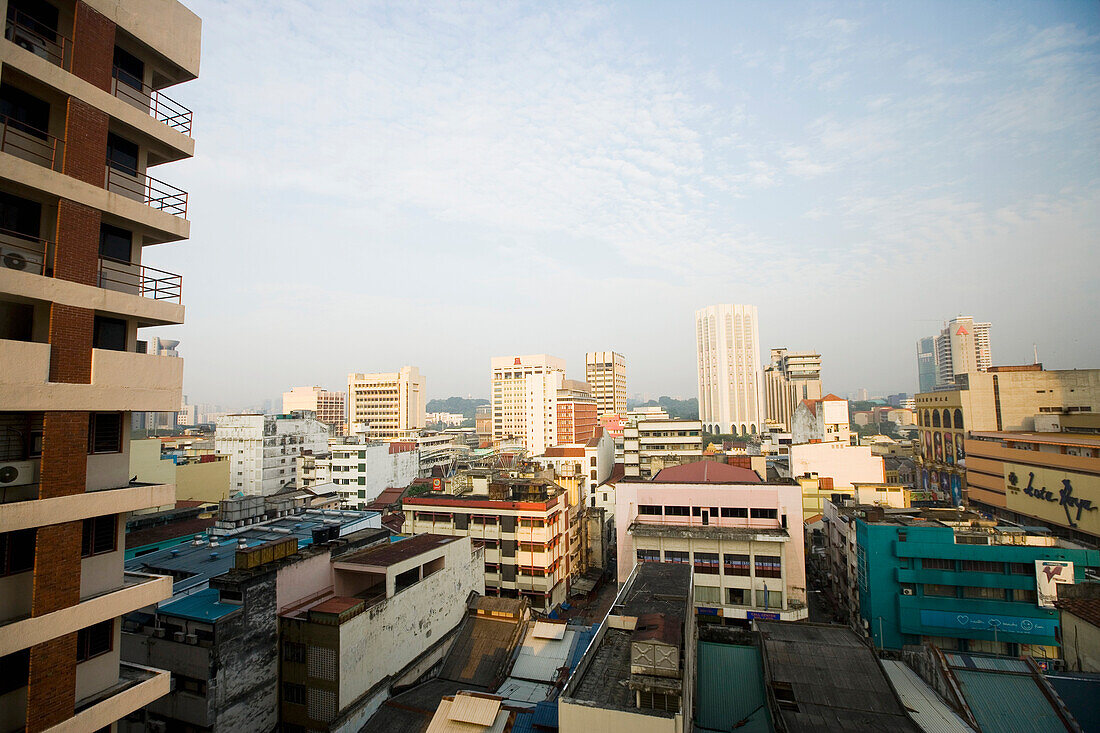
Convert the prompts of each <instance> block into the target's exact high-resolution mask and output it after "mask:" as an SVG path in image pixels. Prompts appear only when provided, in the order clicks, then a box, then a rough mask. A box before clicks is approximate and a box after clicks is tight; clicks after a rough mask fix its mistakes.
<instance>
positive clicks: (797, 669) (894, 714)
mask: <svg viewBox="0 0 1100 733" xmlns="http://www.w3.org/2000/svg"><path fill="white" fill-rule="evenodd" d="M756 625H757V629H759V631H760V637H761V644H762V647H763V658H764V679H765V684H767V685H768V687H769V688H770V693H771V694H770V697H772V698H773V699H774V700H775V705H776V706H777V707H778V710H779V716H780V718H781V720H782V727H783V728H785V729H786V730H787V731H790V732H791V733H795V732H796V731H822V730H860V731H883V733H886V732H890V733H899V732H906V733H909V732H912V733H917V732H918V731H919V730H920V728H918V727H917V726H916V725H915V724H914V723H913V721H912V720H911V719H910V718H909V715H908V714H907V713H906V710H905V708H904V707H903V706H902V704H901V702H900V701H899V700H898V698H897V696H896V695H895V694H894V691H893V689H892V688H891V687H890V682H889V681H888V679H887V677H886V674H885V673H884V672H883V670H882V668H881V667H880V666H879V663H878V658H877V657H876V656H875V653H874V651H873V650H872V649H871V647H870V646H868V645H867V643H866V642H865V641H864V640H862V639H860V638H859V637H858V636H857V635H856V634H855V632H853V631H852V630H851V629H849V628H848V627H846V626H836V625H831V624H815V623H797V624H792V623H783V622H775V621H757V622H756Z"/></svg>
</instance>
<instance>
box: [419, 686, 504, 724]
mask: <svg viewBox="0 0 1100 733" xmlns="http://www.w3.org/2000/svg"><path fill="white" fill-rule="evenodd" d="M459 696H461V693H459V695H456V696H455V697H456V699H457V697H459ZM452 705H453V703H452V702H451V701H450V700H441V701H440V702H439V707H438V708H436V711H435V715H434V716H433V717H432V721H431V722H430V723H428V728H427V729H426V730H425V731H424V733H503V731H504V727H505V726H506V725H507V724H508V716H509V712H508V711H507V710H498V711H497V714H496V719H495V720H493V721H491V722H490V723H489V724H488V725H478V724H476V723H466V722H463V721H460V720H451V718H450V717H449V716H450V714H451V707H452Z"/></svg>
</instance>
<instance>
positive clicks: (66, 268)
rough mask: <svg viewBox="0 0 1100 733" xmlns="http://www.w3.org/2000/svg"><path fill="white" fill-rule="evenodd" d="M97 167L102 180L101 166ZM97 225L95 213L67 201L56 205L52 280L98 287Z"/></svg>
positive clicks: (97, 218) (96, 212)
mask: <svg viewBox="0 0 1100 733" xmlns="http://www.w3.org/2000/svg"><path fill="white" fill-rule="evenodd" d="M104 155H106V153H104ZM99 167H100V169H101V171H100V172H101V176H100V177H101V178H102V168H103V165H102V163H101V164H100V166H99ZM99 224H100V212H99V211H98V210H96V209H93V208H91V207H88V206H84V205H83V204H78V203H76V202H75V201H69V200H68V199H61V200H60V201H58V203H57V246H56V247H55V248H54V258H53V276H54V277H55V278H58V279H59V280H71V281H73V282H78V283H83V284H84V285H96V284H97V280H98V271H97V269H98V267H99Z"/></svg>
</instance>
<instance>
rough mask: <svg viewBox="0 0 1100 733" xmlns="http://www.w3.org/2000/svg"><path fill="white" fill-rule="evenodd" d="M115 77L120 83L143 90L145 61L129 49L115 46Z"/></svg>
mask: <svg viewBox="0 0 1100 733" xmlns="http://www.w3.org/2000/svg"><path fill="white" fill-rule="evenodd" d="M115 78H116V79H118V81H119V83H121V84H125V85H126V86H128V87H131V88H133V89H137V90H138V91H141V87H142V79H144V78H145V62H143V61H142V60H141V59H139V58H138V57H137V56H135V55H133V54H132V53H130V52H129V51H126V50H124V49H121V48H119V47H118V46H115Z"/></svg>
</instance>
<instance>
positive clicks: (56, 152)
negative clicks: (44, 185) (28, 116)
mask: <svg viewBox="0 0 1100 733" xmlns="http://www.w3.org/2000/svg"><path fill="white" fill-rule="evenodd" d="M0 128H2V129H0V152H5V153H8V154H10V155H14V156H15V157H17V158H22V159H23V160H27V161H30V162H31V163H36V164H38V165H41V166H43V167H46V168H49V169H50V170H54V169H55V166H56V164H58V163H60V162H61V151H62V146H63V145H64V143H65V141H64V140H62V139H61V138H59V137H57V136H55V135H51V134H50V133H48V132H46V131H45V130H39V129H38V128H37V127H33V126H31V125H28V124H27V123H26V122H21V121H20V120H16V119H13V118H11V117H7V116H0Z"/></svg>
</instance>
